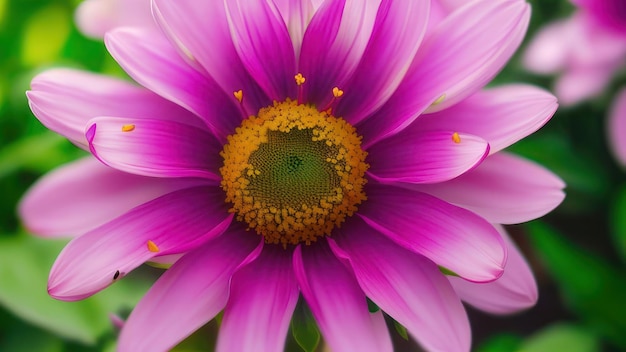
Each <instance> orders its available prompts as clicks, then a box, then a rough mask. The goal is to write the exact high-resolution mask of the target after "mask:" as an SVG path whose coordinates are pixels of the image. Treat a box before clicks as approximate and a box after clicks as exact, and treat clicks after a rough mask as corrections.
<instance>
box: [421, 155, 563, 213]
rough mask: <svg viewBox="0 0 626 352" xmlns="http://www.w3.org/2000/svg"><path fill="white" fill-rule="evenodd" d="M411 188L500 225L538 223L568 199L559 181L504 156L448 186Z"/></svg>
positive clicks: (492, 158) (531, 165)
mask: <svg viewBox="0 0 626 352" xmlns="http://www.w3.org/2000/svg"><path fill="white" fill-rule="evenodd" d="M411 186H412V188H414V189H416V190H418V191H420V192H426V193H429V194H432V195H434V196H435V197H438V198H441V199H443V200H445V201H447V202H450V203H452V204H456V205H459V206H461V207H463V208H466V209H469V210H471V211H473V212H474V213H476V214H479V215H480V216H482V217H483V218H485V219H487V220H489V221H490V222H493V223H499V224H516V223H521V222H525V221H530V220H533V219H536V218H538V217H541V216H543V215H545V214H547V213H549V212H550V211H552V210H553V209H554V208H556V207H557V206H558V205H559V204H561V202H562V201H563V198H565V194H564V193H563V187H565V184H564V183H563V181H561V179H560V178H558V177H557V176H556V175H554V174H553V173H552V172H550V171H548V170H547V169H545V168H543V167H542V166H540V165H538V164H536V163H534V162H531V161H528V160H525V159H522V158H520V157H517V156H514V155H512V154H507V153H504V152H499V153H497V154H494V155H491V156H489V157H488V158H487V159H485V161H483V163H482V164H480V166H479V167H477V168H476V169H474V170H472V171H470V172H468V173H466V174H464V175H462V176H460V177H458V178H455V179H454V180H450V181H448V182H446V183H441V184H431V185H411Z"/></svg>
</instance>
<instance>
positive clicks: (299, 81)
mask: <svg viewBox="0 0 626 352" xmlns="http://www.w3.org/2000/svg"><path fill="white" fill-rule="evenodd" d="M293 78H294V79H295V80H296V84H297V85H299V86H301V85H302V84H304V82H306V78H304V76H303V75H302V73H298V74H297V75H295V76H294V77H293Z"/></svg>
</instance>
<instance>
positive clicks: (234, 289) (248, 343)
mask: <svg viewBox="0 0 626 352" xmlns="http://www.w3.org/2000/svg"><path fill="white" fill-rule="evenodd" d="M291 258H292V251H288V250H284V249H283V248H280V247H276V246H265V247H264V248H263V251H262V252H261V255H260V256H259V258H258V259H256V260H255V261H254V262H252V263H250V264H248V265H246V266H245V267H243V268H242V269H241V270H239V271H237V272H236V273H235V275H234V276H233V279H232V282H231V285H230V298H229V299H228V304H227V305H226V308H225V309H224V318H223V320H222V325H221V326H220V332H219V337H218V339H217V349H216V350H217V351H224V352H230V351H268V352H269V351H283V350H284V347H285V339H286V337H287V331H288V330H289V322H290V321H291V315H292V314H293V311H294V309H295V307H296V303H297V302H298V296H299V294H300V291H299V290H298V283H297V282H296V278H295V276H294V274H293V268H292V265H291V262H292V259H291Z"/></svg>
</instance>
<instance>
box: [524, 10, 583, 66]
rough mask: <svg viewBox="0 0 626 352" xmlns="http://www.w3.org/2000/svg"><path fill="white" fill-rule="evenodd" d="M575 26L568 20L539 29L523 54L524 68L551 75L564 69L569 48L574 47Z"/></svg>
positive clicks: (569, 51)
mask: <svg viewBox="0 0 626 352" xmlns="http://www.w3.org/2000/svg"><path fill="white" fill-rule="evenodd" d="M575 25H576V24H575V23H574V22H573V21H572V20H570V19H568V20H564V21H558V22H554V23H550V24H548V25H546V26H545V27H543V28H541V29H539V31H538V32H537V34H536V35H535V37H534V38H533V39H532V40H531V41H530V43H529V44H528V47H527V48H526V51H525V52H524V57H523V63H524V67H525V68H526V69H528V70H530V71H532V72H536V73H541V74H552V73H556V72H558V71H560V70H561V69H563V68H565V67H566V65H567V63H568V56H569V54H571V50H570V48H571V46H572V45H575V40H576V39H575V33H576V32H575V31H574V28H573V26H575Z"/></svg>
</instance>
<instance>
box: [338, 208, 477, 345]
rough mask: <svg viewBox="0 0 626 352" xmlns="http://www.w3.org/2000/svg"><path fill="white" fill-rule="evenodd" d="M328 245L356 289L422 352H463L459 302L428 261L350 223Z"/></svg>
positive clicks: (466, 329)
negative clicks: (350, 273) (346, 267)
mask: <svg viewBox="0 0 626 352" xmlns="http://www.w3.org/2000/svg"><path fill="white" fill-rule="evenodd" d="M333 238H335V239H336V244H335V242H334V241H333V240H330V241H329V243H330V245H331V248H332V249H333V251H334V252H335V254H337V255H338V256H343V257H345V258H346V259H347V260H348V261H349V262H350V264H351V267H352V269H353V270H354V273H355V275H356V278H357V280H358V282H359V285H360V286H361V288H362V289H363V291H365V294H366V295H367V297H369V298H370V299H371V300H372V301H374V303H376V304H377V305H378V306H379V307H380V308H381V309H382V310H383V311H384V312H385V313H387V314H389V315H390V316H391V317H392V318H394V319H395V320H396V321H397V322H399V323H400V324H402V325H403V326H405V327H406V328H407V330H408V331H409V332H410V333H411V335H413V336H414V337H415V338H416V340H417V341H419V343H420V344H421V345H422V346H423V347H424V348H425V350H427V351H469V349H470V343H471V332H470V325H469V321H468V319H467V315H466V314H465V310H464V309H463V305H462V304H461V301H460V300H459V298H458V297H457V295H456V293H455V292H454V290H453V289H452V286H450V283H449V282H448V281H447V280H446V278H445V276H444V275H443V274H441V272H440V271H439V268H437V266H436V265H435V264H434V263H433V262H431V261H430V260H428V259H426V258H424V257H422V256H420V255H417V254H415V253H411V252H409V251H407V250H405V249H403V248H401V247H399V246H397V245H395V244H394V243H393V242H391V241H389V240H388V239H386V238H385V237H384V236H383V235H381V234H378V233H377V232H376V231H375V230H374V229H372V228H371V227H369V226H368V225H367V224H365V223H364V222H363V221H360V220H356V219H355V221H353V222H351V223H350V227H349V228H348V227H346V228H345V229H342V230H341V235H339V236H337V237H333Z"/></svg>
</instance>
